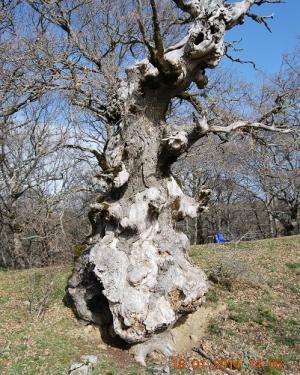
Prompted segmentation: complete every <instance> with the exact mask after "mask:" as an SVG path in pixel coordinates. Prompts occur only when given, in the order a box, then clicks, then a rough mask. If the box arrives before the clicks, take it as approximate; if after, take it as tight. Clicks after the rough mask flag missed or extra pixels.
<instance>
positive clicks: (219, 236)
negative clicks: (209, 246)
mask: <svg viewBox="0 0 300 375" xmlns="http://www.w3.org/2000/svg"><path fill="white" fill-rule="evenodd" d="M214 243H218V244H221V245H223V244H224V243H225V237H224V234H223V233H221V232H218V233H216V234H215V235H214Z"/></svg>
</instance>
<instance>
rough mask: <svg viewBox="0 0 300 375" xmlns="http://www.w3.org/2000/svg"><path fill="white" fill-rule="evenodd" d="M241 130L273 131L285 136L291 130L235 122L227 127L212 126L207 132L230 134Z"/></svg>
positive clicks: (254, 123)
mask: <svg viewBox="0 0 300 375" xmlns="http://www.w3.org/2000/svg"><path fill="white" fill-rule="evenodd" d="M243 128H245V129H247V128H254V129H263V130H268V131H273V132H278V133H285V134H286V133H291V129H286V128H279V127H276V126H274V125H272V126H269V125H265V124H262V123H261V122H249V121H236V122H233V123H232V124H230V125H228V126H217V125H213V126H211V127H210V128H209V132H212V133H217V132H221V133H230V132H232V131H235V130H238V129H243Z"/></svg>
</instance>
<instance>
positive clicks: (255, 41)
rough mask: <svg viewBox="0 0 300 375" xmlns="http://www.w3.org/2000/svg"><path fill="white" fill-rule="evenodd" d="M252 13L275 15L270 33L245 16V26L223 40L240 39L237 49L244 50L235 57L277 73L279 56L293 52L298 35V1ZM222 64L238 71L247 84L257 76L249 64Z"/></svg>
mask: <svg viewBox="0 0 300 375" xmlns="http://www.w3.org/2000/svg"><path fill="white" fill-rule="evenodd" d="M251 12H252V13H256V14H260V15H270V14H272V13H274V19H273V20H269V26H270V27H271V29H272V33H270V32H269V31H268V30H267V29H266V28H265V27H264V26H263V25H260V24H258V23H256V22H254V21H252V20H251V19H250V18H248V17H247V20H246V23H245V24H244V25H242V26H237V27H235V28H234V29H233V30H230V31H229V32H228V33H227V37H226V40H227V41H232V40H240V39H242V41H241V43H240V44H239V46H238V47H239V48H243V49H244V51H242V52H241V53H235V56H236V57H239V58H241V59H243V60H252V61H254V62H255V63H256V65H257V68H258V69H260V70H262V71H263V72H264V73H266V74H272V73H276V72H277V71H278V70H279V68H280V65H281V58H282V55H283V54H284V53H287V52H290V51H292V50H293V49H294V47H295V46H296V43H297V36H300V22H299V16H300V0H286V2H285V3H284V4H272V5H269V4H266V5H264V6H260V7H257V6H253V7H252V9H251ZM232 54H233V53H232ZM226 60H227V59H226ZM224 64H226V65H229V66H231V67H232V68H233V69H234V70H235V71H238V73H239V75H240V76H241V78H245V79H247V80H249V81H251V80H253V79H254V78H255V77H256V76H257V72H256V71H255V70H254V69H253V68H252V66H251V65H248V64H247V65H242V64H237V63H234V64H233V63H231V62H229V61H228V60H227V61H224Z"/></svg>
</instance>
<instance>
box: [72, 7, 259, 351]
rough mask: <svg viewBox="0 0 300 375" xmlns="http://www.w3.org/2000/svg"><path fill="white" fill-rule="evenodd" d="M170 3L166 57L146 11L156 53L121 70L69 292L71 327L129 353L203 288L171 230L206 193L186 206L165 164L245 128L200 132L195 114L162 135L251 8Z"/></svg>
mask: <svg viewBox="0 0 300 375" xmlns="http://www.w3.org/2000/svg"><path fill="white" fill-rule="evenodd" d="M174 2H175V3H176V5H177V6H178V7H179V8H181V10H182V11H184V12H187V13H189V16H190V19H191V20H192V22H191V23H190V25H191V27H190V29H189V32H188V34H187V36H186V37H184V38H183V39H182V40H181V42H179V43H178V44H177V45H175V46H172V47H169V48H166V49H165V48H164V47H163V43H162V39H161V36H160V30H159V23H158V18H157V11H156V7H155V2H154V1H153V0H151V1H150V3H151V7H152V11H153V29H154V41H155V46H151V45H150V44H149V43H147V42H146V40H145V44H146V45H147V47H148V49H149V55H150V58H149V59H145V60H143V61H141V62H139V63H137V64H136V65H134V66H132V67H130V68H128V69H127V78H128V79H127V81H123V82H121V84H120V87H119V91H118V95H117V99H116V100H117V105H115V104H116V103H113V104H112V106H111V113H110V116H111V118H114V117H115V118H117V119H118V121H116V126H115V129H114V130H115V133H114V134H113V135H112V136H111V138H110V140H109V142H108V143H107V145H106V147H105V150H104V153H103V155H102V156H101V157H99V163H100V165H101V167H102V170H103V173H102V174H101V175H99V176H98V179H99V184H102V187H103V188H104V190H105V191H106V193H104V194H103V195H102V196H100V197H99V199H98V202H97V203H95V204H94V205H92V207H91V212H90V219H91V222H92V226H93V232H92V234H91V237H90V245H89V247H88V249H87V251H86V252H85V253H84V254H83V255H82V256H81V258H80V259H79V260H78V262H77V264H76V266H75V270H74V273H73V276H72V278H71V279H70V281H69V286H68V293H69V296H70V297H71V300H72V303H73V305H74V308H75V311H76V313H77V315H78V316H79V317H80V318H82V319H84V320H86V321H88V322H93V323H96V324H99V325H108V326H111V328H112V331H113V332H114V334H117V335H118V336H119V337H121V338H122V339H123V340H124V341H126V342H127V343H130V344H135V343H140V342H144V341H146V340H148V339H149V338H151V337H152V336H153V335H154V334H156V333H159V332H161V331H164V330H166V329H168V328H169V327H171V326H172V325H174V323H175V322H176V321H177V320H178V319H179V318H180V317H181V316H182V315H184V314H188V313H191V312H193V311H195V310H196V309H197V307H198V306H199V305H200V304H201V303H203V301H204V298H205V294H206V292H207V288H208V283H207V279H206V276H205V274H204V273H203V272H202V271H201V270H199V269H198V268H196V267H195V266H194V265H193V264H192V263H191V261H190V259H189V257H188V254H187V251H188V249H189V240H188V238H187V237H186V235H184V234H183V233H180V232H178V231H176V230H175V229H174V223H175V221H176V220H178V219H182V218H184V217H186V216H189V217H192V218H193V217H196V216H197V214H198V212H199V211H201V210H203V209H205V208H206V206H207V201H208V196H209V192H208V191H202V192H200V194H199V196H198V197H195V198H191V197H189V196H186V195H185V194H184V193H183V192H182V190H181V188H180V185H179V184H178V182H177V181H176V180H175V179H174V178H173V177H172V175H171V172H170V167H171V165H172V163H174V162H175V161H176V159H177V158H178V157H179V156H180V155H181V154H182V153H184V152H185V151H186V150H187V149H188V148H189V147H190V146H191V145H192V144H193V143H194V142H195V141H196V140H198V139H199V138H201V137H202V136H204V135H205V134H206V133H207V132H209V131H211V132H217V131H226V132H227V130H228V131H230V130H232V129H233V130H234V129H237V128H239V127H241V126H246V125H248V123H245V122H244V123H241V122H238V123H235V124H233V125H232V127H231V128H230V129H226V130H224V128H221V127H220V126H213V125H211V124H208V123H207V121H206V119H205V115H204V113H201V108H198V110H199V112H200V114H199V116H200V117H199V118H198V119H197V120H196V121H195V124H194V125H193V126H191V127H171V126H167V125H166V121H165V113H166V110H167V108H168V105H169V103H170V101H171V99H172V98H174V97H180V98H183V99H188V100H190V101H191V102H192V104H194V105H196V104H195V102H194V101H193V99H192V98H191V97H189V94H188V93H187V92H186V90H187V89H188V88H189V86H190V85H191V84H192V83H195V84H196V85H197V86H198V87H199V88H203V87H204V86H205V85H206V83H207V78H206V76H205V69H206V68H213V67H215V66H216V65H217V64H218V62H219V60H220V58H221V57H222V56H223V55H224V53H225V46H224V33H225V30H226V29H229V28H231V27H233V26H235V25H236V24H239V23H241V22H242V21H243V16H244V15H245V13H246V12H247V10H248V9H249V7H250V6H251V5H252V4H253V3H254V1H250V0H245V1H242V2H240V3H236V4H227V3H224V1H223V0H212V1H203V0H202V1H201V0H193V1H191V2H189V3H188V4H186V3H184V2H183V1H182V0H174ZM139 22H140V29H141V33H142V34H143V35H144V32H145V29H144V26H143V24H142V20H141V19H140V20H139ZM144 38H146V36H145V35H144ZM115 108H118V110H117V112H118V111H119V112H118V114H117V115H116V113H114V111H115ZM253 126H255V127H257V126H258V125H257V124H254V125H253Z"/></svg>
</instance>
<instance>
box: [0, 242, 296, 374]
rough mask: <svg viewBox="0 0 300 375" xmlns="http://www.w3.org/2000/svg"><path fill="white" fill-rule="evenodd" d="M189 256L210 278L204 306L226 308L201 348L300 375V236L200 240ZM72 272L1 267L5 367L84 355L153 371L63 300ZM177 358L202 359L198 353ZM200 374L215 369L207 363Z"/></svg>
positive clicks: (53, 370) (11, 369) (50, 370)
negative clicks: (108, 339)
mask: <svg viewBox="0 0 300 375" xmlns="http://www.w3.org/2000/svg"><path fill="white" fill-rule="evenodd" d="M191 256H192V258H193V259H194V261H195V262H196V263H197V264H199V265H200V266H201V267H202V268H203V269H204V270H205V271H206V272H207V274H208V275H209V277H210V280H211V288H210V291H209V294H208V296H207V306H208V307H210V308H212V309H216V310H217V307H218V306H219V305H220V304H226V306H227V308H226V310H225V311H223V313H222V314H219V315H217V316H216V317H214V318H213V319H211V320H210V321H209V323H208V326H207V328H206V330H205V334H204V335H203V334H201V337H200V336H199V346H200V344H201V345H202V349H203V350H204V351H205V352H206V353H208V354H209V355H210V356H211V357H213V358H214V359H216V360H221V359H226V360H228V359H229V358H234V359H235V360H236V361H237V360H240V362H241V365H242V366H243V367H242V369H241V373H242V374H244V373H245V374H247V373H254V374H264V375H267V374H268V375H276V374H277V375H278V374H284V373H286V374H293V375H296V374H300V366H299V363H297V358H299V351H300V342H299V330H300V322H299V316H300V306H299V301H300V283H299V281H300V237H299V236H294V237H286V238H279V239H274V240H264V241H256V242H247V243H240V244H238V245H237V246H236V247H235V246H233V245H230V244H228V245H225V246H216V245H209V246H196V247H193V248H192V251H191ZM70 272H71V268H70V267H52V268H47V269H32V270H25V271H5V270H1V271H0V306H1V308H0V321H1V324H0V373H1V374H5V375H16V374H18V375H19V374H20V375H21V374H22V375H36V374H41V375H42V374H50V375H61V374H65V373H66V370H67V369H68V367H69V364H70V362H71V361H72V360H76V359H78V358H79V357H80V356H81V355H87V354H95V355H97V357H98V359H99V362H98V365H97V368H96V370H95V372H94V373H95V374H99V375H102V374H103V375H104V374H115V375H119V374H121V375H122V374H128V375H135V374H147V373H153V371H152V370H151V366H150V367H149V368H148V369H147V370H145V369H142V368H140V367H139V366H137V365H136V364H135V363H134V362H133V361H132V359H131V357H130V356H129V355H128V354H127V352H125V351H123V350H121V349H118V348H111V347H109V346H107V345H106V344H105V343H104V342H102V341H101V338H100V334H99V332H98V331H97V330H95V329H93V328H92V327H83V326H82V325H81V324H80V323H78V322H77V320H76V319H75V318H74V316H73V314H72V312H71V310H70V309H68V308H67V307H65V306H64V305H63V302H62V298H63V296H64V287H65V285H66V280H67V278H68V276H69V274H70ZM199 331H200V329H199ZM195 334H197V332H195ZM180 358H185V359H186V360H187V361H189V360H191V358H198V359H199V360H200V357H199V356H197V354H196V353H186V357H183V356H182V357H180ZM255 358H256V360H255V363H254V362H251V361H252V360H253V359H255ZM236 363H237V362H236ZM171 365H172V362H171ZM171 367H172V366H171ZM254 367H257V369H254ZM275 367H277V369H275ZM174 372H176V373H182V374H183V373H188V372H187V371H186V370H181V371H180V370H177V371H175V370H174ZM195 373H202V374H206V373H213V372H212V371H211V370H209V367H206V368H205V369H203V370H200V369H197V370H195ZM220 373H222V372H220Z"/></svg>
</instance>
